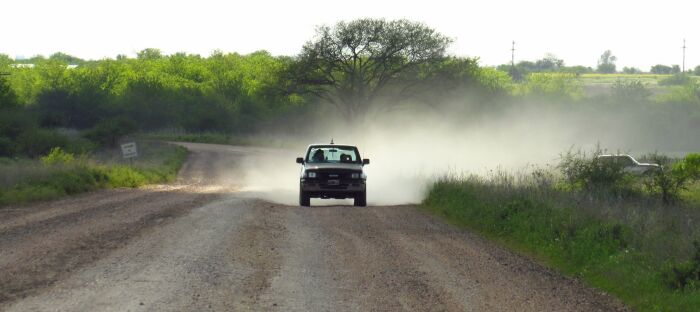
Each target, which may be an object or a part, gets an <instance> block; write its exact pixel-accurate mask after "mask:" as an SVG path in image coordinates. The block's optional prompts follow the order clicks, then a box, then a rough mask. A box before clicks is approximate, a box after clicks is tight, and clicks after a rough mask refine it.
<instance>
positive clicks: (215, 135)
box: [137, 131, 296, 148]
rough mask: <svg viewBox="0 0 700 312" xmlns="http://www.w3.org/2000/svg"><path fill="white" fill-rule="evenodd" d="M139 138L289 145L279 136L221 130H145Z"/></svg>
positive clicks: (266, 145)
mask: <svg viewBox="0 0 700 312" xmlns="http://www.w3.org/2000/svg"><path fill="white" fill-rule="evenodd" d="M137 136H138V137H139V138H142V139H146V140H158V141H170V142H192V143H209V144H225V145H247V146H253V145H254V146H265V147H278V148H283V147H290V146H296V145H290V143H289V141H287V140H285V139H283V138H280V137H279V136H270V137H266V136H264V135H255V136H245V135H232V134H229V133H222V132H199V133H191V132H176V131H157V132H147V133H142V134H138V135H137Z"/></svg>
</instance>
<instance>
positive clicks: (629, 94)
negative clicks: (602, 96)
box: [610, 78, 652, 103]
mask: <svg viewBox="0 0 700 312" xmlns="http://www.w3.org/2000/svg"><path fill="white" fill-rule="evenodd" d="M610 91H611V96H612V99H613V100H615V101H618V102H621V103H639V102H644V101H647V100H648V98H649V96H651V94H652V93H651V91H649V89H647V87H646V85H645V84H644V83H643V82H641V81H640V80H633V79H632V80H626V79H625V80H623V79H620V78H618V79H617V80H615V82H614V83H613V85H612V88H611V89H610Z"/></svg>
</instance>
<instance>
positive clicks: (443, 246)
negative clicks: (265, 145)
mask: <svg viewBox="0 0 700 312" xmlns="http://www.w3.org/2000/svg"><path fill="white" fill-rule="evenodd" d="M185 145H186V146H187V147H188V148H189V149H190V151H191V154H190V158H189V160H188V162H187V163H186V164H185V166H184V167H183V169H182V171H181V173H180V178H179V179H178V181H177V183H174V184H172V185H162V186H152V187H148V188H142V189H136V190H132V189H118V190H107V191H99V192H94V193H91V194H86V195H82V196H78V197H73V198H69V199H65V200H60V201H54V202H49V203H42V204H38V205H31V206H25V207H9V208H2V209H0V310H3V311H199V310H201V311H239V310H253V311H259V310H264V311H368V310H372V311H397V310H408V311H611V310H624V307H623V306H622V305H621V304H620V303H619V302H618V301H617V300H615V299H613V298H610V297H609V296H605V295H602V294H600V293H598V292H596V291H594V290H591V289H589V288H586V287H584V286H583V285H581V284H580V283H579V282H576V281H573V280H570V279H566V278H563V277H561V276H559V275H558V274H555V273H553V272H551V271H549V270H547V269H544V268H542V267H541V266H539V265H537V264H534V263H533V262H531V261H529V260H527V259H524V258H522V257H520V256H516V255H513V254H512V253H510V252H508V251H505V250H503V249H501V248H499V247H496V246H494V245H493V244H491V243H489V242H487V241H485V240H483V239H481V238H479V237H478V236H475V235H473V234H470V233H468V232H465V231H463V230H459V229H456V228H454V227H452V226H449V225H446V224H444V223H442V222H441V221H439V220H437V219H435V218H433V217H431V216H429V215H427V214H426V213H424V212H422V211H421V210H419V209H418V208H416V207H413V206H384V207H366V208H356V207H350V206H314V207H311V208H301V207H298V206H287V205H280V204H273V203H270V202H266V201H263V200H261V199H257V198H256V196H255V193H249V192H244V191H242V190H245V188H246V185H243V184H242V182H241V181H246V179H245V176H244V175H245V174H246V172H245V171H244V170H241V164H243V163H246V164H247V165H249V164H251V163H255V161H256V159H263V158H264V157H263V156H264V155H267V154H270V153H275V151H271V150H265V149H253V148H242V147H231V146H217V145H204V144H185ZM289 161H290V162H293V159H292V158H290V159H289ZM232 172H233V173H234V174H233V175H232V174H231V173H232ZM237 175H238V176H239V177H240V179H236V176H237ZM289 178H290V179H294V178H295V177H294V176H292V177H289ZM370 183H371V181H370ZM370 201H371V194H370ZM318 203H323V202H314V204H318Z"/></svg>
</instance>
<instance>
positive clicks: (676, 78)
mask: <svg viewBox="0 0 700 312" xmlns="http://www.w3.org/2000/svg"><path fill="white" fill-rule="evenodd" d="M692 81H693V79H692V78H690V76H688V75H686V74H685V73H678V74H675V75H673V76H670V77H666V78H663V79H661V80H659V82H658V84H659V85H660V86H682V85H686V84H688V83H691V82H692Z"/></svg>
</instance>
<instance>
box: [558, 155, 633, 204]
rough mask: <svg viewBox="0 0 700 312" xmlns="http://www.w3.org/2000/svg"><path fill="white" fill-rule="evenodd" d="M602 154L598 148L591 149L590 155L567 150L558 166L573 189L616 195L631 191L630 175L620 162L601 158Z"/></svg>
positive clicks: (631, 181) (631, 180)
mask: <svg viewBox="0 0 700 312" xmlns="http://www.w3.org/2000/svg"><path fill="white" fill-rule="evenodd" d="M602 154H603V151H602V150H601V149H600V148H597V149H596V150H595V151H593V153H592V154H591V157H587V156H586V154H585V153H582V152H581V151H578V152H572V151H568V152H567V153H565V154H562V156H561V160H560V162H559V165H558V168H559V170H560V171H561V173H562V174H563V175H564V177H565V178H566V180H567V182H568V183H569V186H570V187H571V188H573V189H584V190H586V191H589V192H605V193H614V194H618V195H626V194H629V193H631V192H632V191H633V189H632V188H633V187H632V185H633V179H632V177H630V176H629V175H628V174H626V173H625V171H624V167H623V166H622V165H621V164H619V163H617V162H613V161H607V160H606V159H605V158H601V157H600V156H601V155H602Z"/></svg>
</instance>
